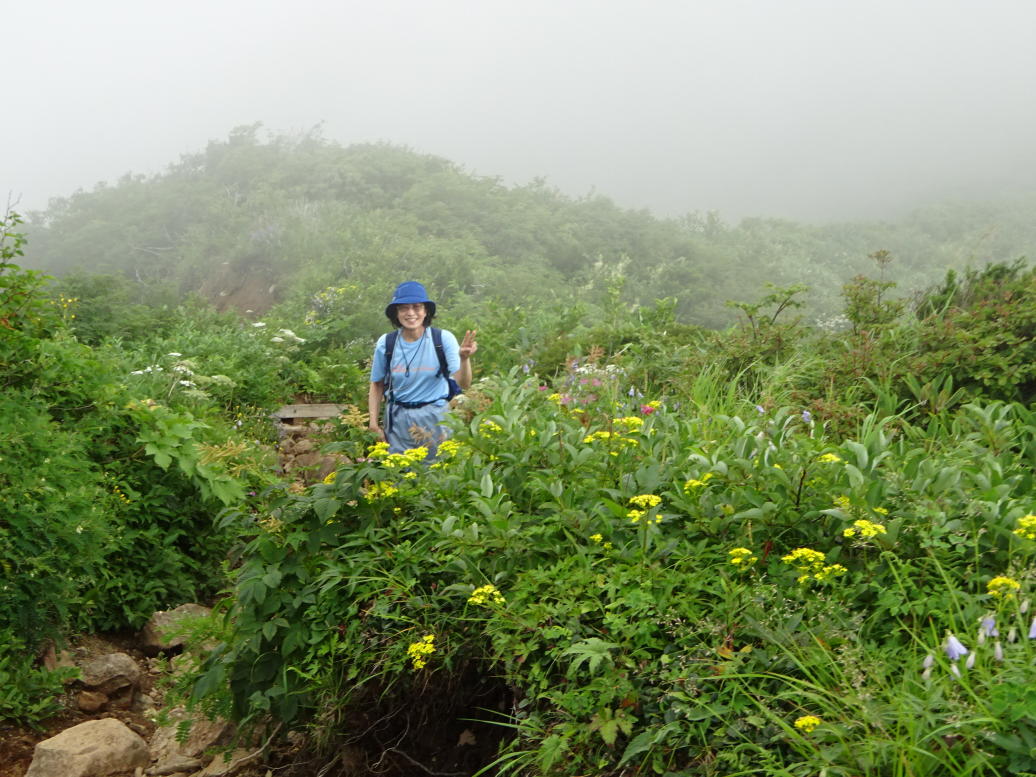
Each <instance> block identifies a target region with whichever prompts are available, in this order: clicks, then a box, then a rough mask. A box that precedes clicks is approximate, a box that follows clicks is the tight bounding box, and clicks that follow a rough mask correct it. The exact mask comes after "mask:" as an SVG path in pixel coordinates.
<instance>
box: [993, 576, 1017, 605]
mask: <svg viewBox="0 0 1036 777" xmlns="http://www.w3.org/2000/svg"><path fill="white" fill-rule="evenodd" d="M1021 589H1022V584H1021V583H1019V582H1018V581H1017V580H1015V579H1014V578H1011V577H1004V576H1003V575H1001V576H999V577H994V578H993V579H992V580H990V581H989V582H988V583H987V584H986V590H987V591H989V593H990V594H992V595H993V596H994V597H995V598H997V599H1001V598H1003V599H1013V598H1014V595H1015V594H1016V593H1018V592H1019V591H1020V590H1021Z"/></svg>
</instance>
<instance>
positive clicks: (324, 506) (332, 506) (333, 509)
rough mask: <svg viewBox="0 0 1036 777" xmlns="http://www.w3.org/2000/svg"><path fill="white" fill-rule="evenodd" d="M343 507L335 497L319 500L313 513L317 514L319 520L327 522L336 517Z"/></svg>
mask: <svg viewBox="0 0 1036 777" xmlns="http://www.w3.org/2000/svg"><path fill="white" fill-rule="evenodd" d="M341 506H342V503H341V502H340V501H339V500H337V499H334V498H333V497H332V498H328V499H317V500H316V501H315V502H314V503H313V512H315V513H316V514H317V518H319V519H320V520H321V521H326V520H328V519H329V518H331V517H332V516H333V515H335V514H336V513H337V512H338V510H339V508H341Z"/></svg>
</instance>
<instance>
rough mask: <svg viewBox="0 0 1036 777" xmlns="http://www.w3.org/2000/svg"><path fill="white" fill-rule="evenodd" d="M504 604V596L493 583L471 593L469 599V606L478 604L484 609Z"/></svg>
mask: <svg viewBox="0 0 1036 777" xmlns="http://www.w3.org/2000/svg"><path fill="white" fill-rule="evenodd" d="M504 602H505V599H504V595H503V594H502V593H500V591H499V590H497V587H496V586H495V585H493V584H491V583H490V584H487V585H484V586H481V587H479V588H476V589H475V590H474V591H472V592H471V596H469V597H468V604H477V605H481V606H482V607H488V606H489V605H491V604H503V603H504Z"/></svg>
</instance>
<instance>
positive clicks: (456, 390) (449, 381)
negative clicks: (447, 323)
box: [385, 326, 464, 402]
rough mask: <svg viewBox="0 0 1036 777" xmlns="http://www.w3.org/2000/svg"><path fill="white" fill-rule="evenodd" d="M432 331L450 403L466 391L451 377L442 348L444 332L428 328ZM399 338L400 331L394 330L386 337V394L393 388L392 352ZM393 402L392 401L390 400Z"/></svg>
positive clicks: (446, 398) (444, 351) (440, 374)
mask: <svg viewBox="0 0 1036 777" xmlns="http://www.w3.org/2000/svg"><path fill="white" fill-rule="evenodd" d="M428 328H429V329H431V330H432V345H434V346H435V355H436V356H437V357H438V358H439V372H438V373H436V374H437V375H439V377H442V378H446V386H447V390H446V396H445V397H444V399H445V400H446V401H447V402H449V401H450V400H451V399H453V398H454V397H455V396H457V395H458V394H463V393H464V389H462V388H461V387H460V384H459V383H457V381H455V380H454V379H453V376H452V375H450V368H449V367H448V366H447V365H446V349H445V348H443V347H442V330H441V329H437V328H436V327H434V326H432V327H428ZM398 338H399V330H398V329H394V330H392V331H391V332H389V333H388V334H387V335H385V391H386V394H387V393H388V391H389V390H390V389H391V386H392V351H393V349H394V348H395V347H396V340H397V339H398ZM389 401H390V402H391V401H392V400H391V399H390V400H389Z"/></svg>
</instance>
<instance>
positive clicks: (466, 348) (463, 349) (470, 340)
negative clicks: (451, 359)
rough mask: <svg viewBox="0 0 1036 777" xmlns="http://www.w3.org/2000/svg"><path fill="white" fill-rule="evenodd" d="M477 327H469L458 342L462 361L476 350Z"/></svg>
mask: <svg viewBox="0 0 1036 777" xmlns="http://www.w3.org/2000/svg"><path fill="white" fill-rule="evenodd" d="M477 334H478V330H477V329H469V330H468V331H466V332H465V333H464V339H463V340H461V343H460V358H461V360H462V361H464V360H467V359H470V358H471V356H472V354H474V353H475V351H477V350H478V343H477V342H476V341H475V335H477Z"/></svg>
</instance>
